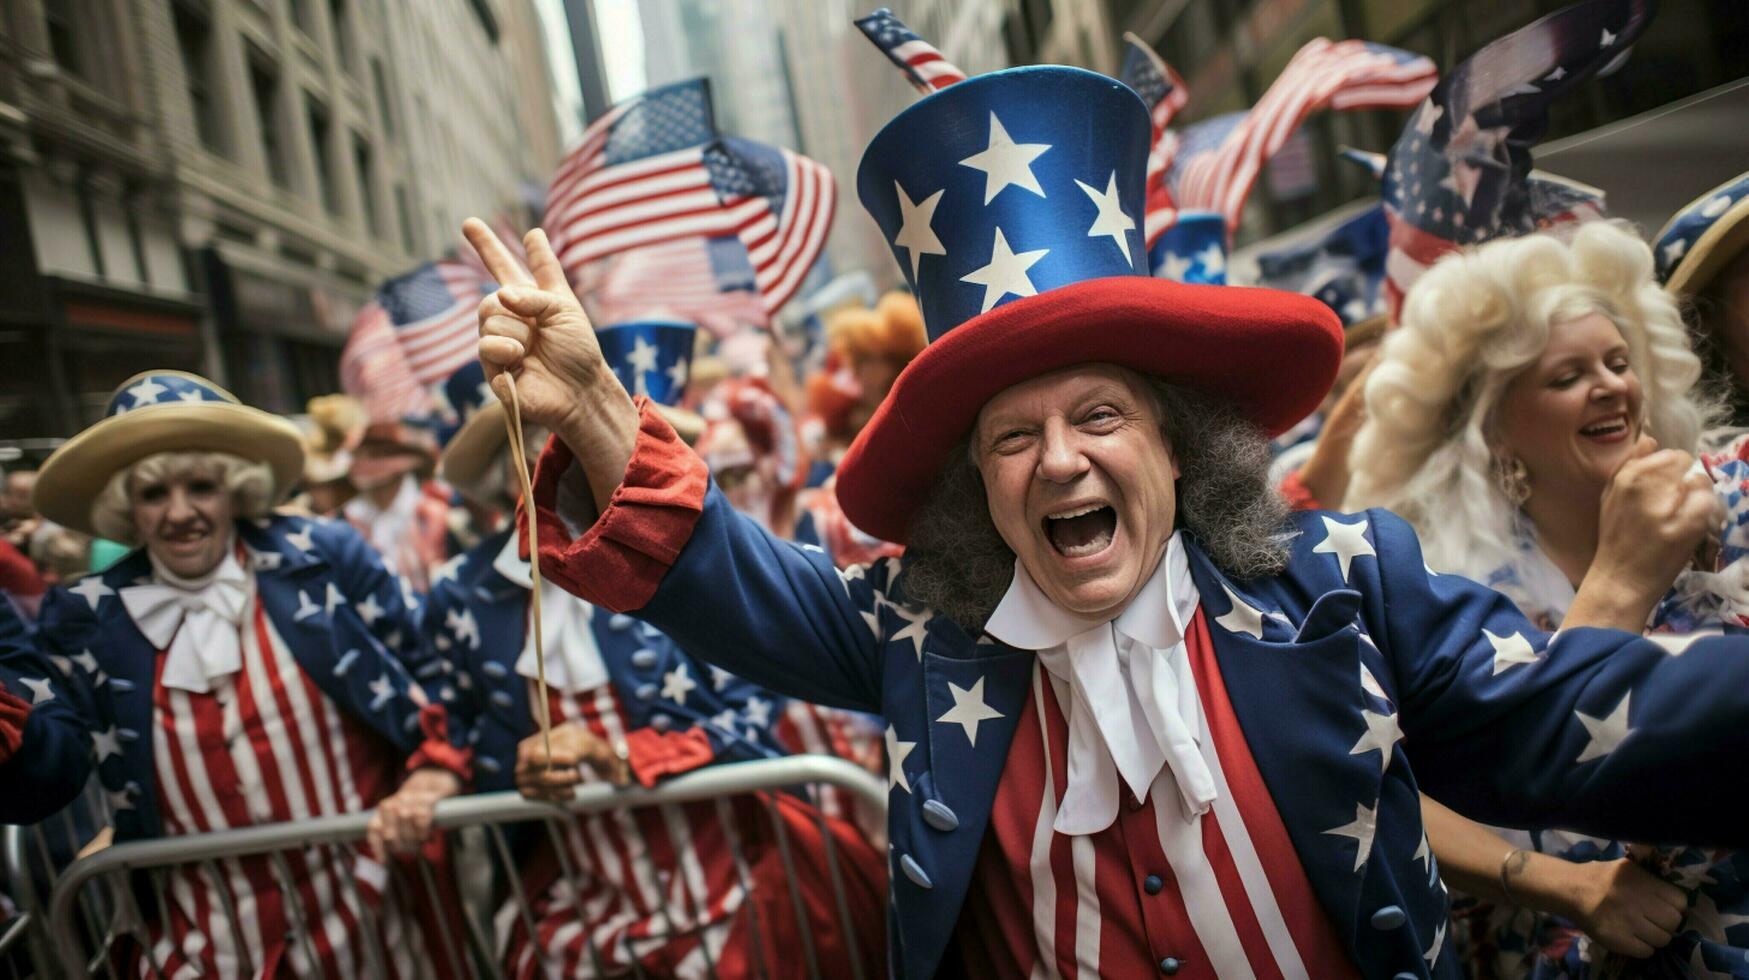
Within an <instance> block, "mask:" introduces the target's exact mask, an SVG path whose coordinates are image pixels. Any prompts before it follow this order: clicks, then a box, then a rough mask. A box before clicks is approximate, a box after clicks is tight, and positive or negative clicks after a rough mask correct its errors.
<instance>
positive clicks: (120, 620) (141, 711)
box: [75, 550, 159, 839]
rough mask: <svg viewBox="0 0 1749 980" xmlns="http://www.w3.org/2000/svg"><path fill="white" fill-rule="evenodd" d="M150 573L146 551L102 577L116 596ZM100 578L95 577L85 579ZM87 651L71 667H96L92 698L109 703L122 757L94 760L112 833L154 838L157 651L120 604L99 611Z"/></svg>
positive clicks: (108, 604)
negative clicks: (112, 816) (112, 811)
mask: <svg viewBox="0 0 1749 980" xmlns="http://www.w3.org/2000/svg"><path fill="white" fill-rule="evenodd" d="M151 574H152V564H151V561H150V560H149V559H148V558H147V557H146V553H145V551H144V550H138V551H135V552H133V553H131V554H129V555H128V556H127V557H126V558H123V559H122V560H121V561H119V562H117V563H115V564H114V565H112V566H110V568H109V569H108V570H107V571H106V572H104V573H103V575H102V576H101V579H102V581H103V582H104V584H105V585H107V586H108V587H109V588H111V589H114V590H115V591H116V592H117V593H119V592H120V590H121V589H123V588H125V587H127V586H129V585H132V584H134V583H135V582H137V581H140V580H142V579H145V578H147V577H148V576H150V575H151ZM98 578H99V576H96V575H93V576H91V577H90V579H88V580H87V581H92V580H97V579H98ZM91 649H92V651H93V653H94V657H84V656H81V657H77V658H75V661H76V664H75V668H76V669H85V668H86V665H87V664H89V665H90V666H91V667H93V668H95V669H94V670H92V671H90V673H91V674H92V677H93V683H92V687H93V692H92V693H93V697H94V698H95V699H96V701H97V703H98V705H99V708H100V710H103V707H104V705H105V704H106V703H107V712H106V713H107V715H108V717H109V718H110V719H112V721H113V723H114V726H115V735H116V740H117V741H118V742H119V743H120V746H121V754H120V755H113V756H112V755H107V754H106V755H105V756H104V757H103V758H102V759H100V760H99V761H98V765H97V774H98V780H99V782H101V783H102V784H103V788H104V790H105V791H106V792H107V793H109V794H110V801H111V804H112V805H113V806H115V807H116V829H117V830H118V831H119V832H120V833H121V834H122V836H123V837H124V838H127V839H132V838H134V837H136V836H147V837H155V836H157V835H158V833H159V827H158V801H157V780H156V779H154V778H151V776H152V774H153V773H154V772H155V769H154V768H153V762H152V738H151V732H152V711H153V706H152V688H153V685H154V683H155V682H156V678H157V664H158V651H157V650H156V649H155V648H154V647H153V646H152V643H151V641H150V640H147V639H146V637H145V634H143V633H141V632H140V629H139V627H138V626H136V625H135V624H134V621H133V617H131V616H129V615H128V614H127V609H126V607H124V606H123V605H122V604H121V602H120V601H119V600H116V601H113V602H106V603H105V604H103V605H102V606H100V607H99V609H98V617H97V628H96V630H94V635H93V637H92V646H91ZM106 734H107V733H106ZM142 773H143V774H146V775H145V776H144V777H142V775H141V774H142ZM124 803H125V804H126V805H125V806H123V805H122V804H124ZM129 824H132V825H133V826H132V827H130V826H128V825H129Z"/></svg>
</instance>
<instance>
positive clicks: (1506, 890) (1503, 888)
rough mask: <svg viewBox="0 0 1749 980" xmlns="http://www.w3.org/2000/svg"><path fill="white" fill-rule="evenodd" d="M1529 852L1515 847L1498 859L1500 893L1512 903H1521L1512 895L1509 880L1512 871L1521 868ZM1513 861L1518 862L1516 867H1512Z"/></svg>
mask: <svg viewBox="0 0 1749 980" xmlns="http://www.w3.org/2000/svg"><path fill="white" fill-rule="evenodd" d="M1529 854H1530V852H1529V851H1527V850H1525V849H1524V848H1522V847H1515V848H1513V849H1512V850H1510V851H1507V852H1506V856H1505V857H1503V858H1501V859H1500V895H1501V897H1503V898H1505V899H1506V900H1507V901H1508V902H1511V903H1512V904H1513V905H1519V904H1521V903H1520V902H1519V901H1518V899H1516V898H1514V897H1513V896H1512V885H1511V884H1510V883H1509V881H1510V878H1511V876H1512V874H1513V872H1514V871H1521V870H1523V868H1524V859H1526V858H1528V856H1529ZM1515 861H1516V862H1517V863H1518V866H1517V868H1514V867H1513V862H1515Z"/></svg>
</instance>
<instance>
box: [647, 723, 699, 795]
mask: <svg viewBox="0 0 1749 980" xmlns="http://www.w3.org/2000/svg"><path fill="white" fill-rule="evenodd" d="M626 752H627V755H626V762H627V763H629V764H630V765H631V767H632V776H633V777H635V778H636V779H637V781H638V783H639V784H640V785H642V786H643V787H644V788H646V789H648V788H649V787H652V786H654V785H656V782H657V781H658V780H660V779H661V778H662V777H663V776H676V775H679V774H680V773H683V772H691V771H692V770H694V769H697V768H699V767H700V766H706V765H709V764H710V762H711V760H712V759H715V758H716V752H715V751H713V750H712V749H711V740H710V737H709V736H707V735H706V734H705V733H704V731H703V730H702V729H698V728H688V729H687V730H686V731H683V732H659V731H656V730H655V729H654V728H639V729H637V730H635V731H632V732H630V733H628V734H627V735H626Z"/></svg>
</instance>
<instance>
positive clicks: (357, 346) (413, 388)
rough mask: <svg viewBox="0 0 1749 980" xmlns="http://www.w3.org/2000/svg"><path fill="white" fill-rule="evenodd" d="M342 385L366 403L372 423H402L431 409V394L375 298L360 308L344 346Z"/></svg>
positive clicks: (341, 358)
mask: <svg viewBox="0 0 1749 980" xmlns="http://www.w3.org/2000/svg"><path fill="white" fill-rule="evenodd" d="M340 388H341V390H343V391H345V392H346V393H347V394H349V395H351V396H353V397H354V398H357V399H358V400H359V401H360V402H362V403H363V404H364V409H365V412H366V414H367V415H368V416H369V418H370V420H371V421H372V422H399V421H400V420H401V419H403V418H406V417H407V416H410V415H424V414H426V413H427V412H428V411H429V410H430V408H431V400H430V397H429V396H428V395H427V394H426V390H425V388H424V387H422V386H421V385H420V384H419V381H418V379H416V378H414V377H413V370H412V368H410V367H408V365H407V355H406V354H403V353H402V352H401V344H400V342H399V341H397V340H396V339H395V328H394V327H393V326H392V325H391V324H390V323H389V315H388V314H387V313H384V312H383V308H382V307H381V306H378V305H377V303H376V301H375V300H372V301H371V302H369V303H366V304H365V305H364V308H363V309H361V310H359V311H358V316H357V317H355V318H354V319H353V321H352V332H351V333H349V334H347V337H346V346H345V347H343V348H341V351H340Z"/></svg>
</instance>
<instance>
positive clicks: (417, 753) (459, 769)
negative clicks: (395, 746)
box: [407, 704, 474, 783]
mask: <svg viewBox="0 0 1749 980" xmlns="http://www.w3.org/2000/svg"><path fill="white" fill-rule="evenodd" d="M419 730H420V731H421V732H423V733H424V735H425V741H423V742H421V743H419V748H418V749H416V750H414V752H413V755H412V756H411V757H409V758H408V759H407V771H408V772H412V771H413V770H415V769H423V768H425V767H426V766H437V767H439V768H441V769H448V770H449V771H450V772H453V773H455V774H456V776H457V777H458V778H460V779H461V781H462V782H463V783H466V782H468V781H469V780H471V779H473V778H474V766H473V761H474V752H473V750H472V749H464V748H458V747H457V746H454V745H451V744H450V741H449V713H448V712H446V711H444V710H443V705H441V704H428V705H426V706H425V707H423V708H420V709H419Z"/></svg>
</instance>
